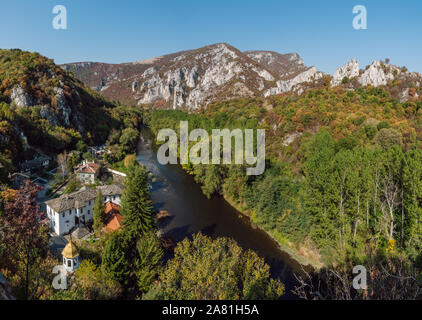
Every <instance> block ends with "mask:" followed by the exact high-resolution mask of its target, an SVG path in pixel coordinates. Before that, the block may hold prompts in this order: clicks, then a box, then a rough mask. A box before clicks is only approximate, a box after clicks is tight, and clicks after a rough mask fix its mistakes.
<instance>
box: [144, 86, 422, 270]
mask: <svg viewBox="0 0 422 320" xmlns="http://www.w3.org/2000/svg"><path fill="white" fill-rule="evenodd" d="M421 106H422V102H418V101H413V102H406V103H399V102H397V101H396V100H394V99H392V98H391V97H390V95H389V93H388V92H386V91H383V90H382V89H379V88H378V89H375V88H367V89H358V90H356V91H354V92H353V91H343V89H342V88H335V89H319V90H310V91H309V92H307V93H305V94H303V95H302V96H296V95H284V96H281V97H280V96H278V97H270V98H255V99H235V100H231V101H227V102H222V103H216V104H213V105H210V106H208V107H207V108H206V109H201V110H199V111H197V112H195V113H191V114H188V113H186V112H183V111H165V110H156V111H153V112H152V114H151V116H150V120H149V124H150V126H151V129H152V130H153V132H154V133H155V134H157V132H158V131H159V130H160V129H161V128H171V129H174V130H176V132H178V126H179V121H181V120H188V121H189V129H190V130H192V129H194V128H203V129H205V130H207V131H208V132H209V133H211V130H212V129H222V128H229V129H234V128H242V129H243V128H263V129H266V170H265V173H264V174H263V175H261V176H256V177H255V176H247V175H246V173H245V168H243V167H242V166H239V165H191V164H190V165H188V166H184V168H185V169H186V170H187V171H188V172H189V173H190V174H192V175H194V177H195V180H196V181H197V182H198V183H200V184H201V185H202V190H203V193H204V194H205V195H206V196H208V197H211V196H212V195H223V196H224V197H225V198H226V199H227V200H228V201H229V202H230V203H231V204H232V205H233V206H235V207H236V208H238V209H239V210H240V211H242V212H244V213H245V214H247V215H249V216H250V218H251V219H252V221H253V222H254V223H255V224H257V225H258V226H260V227H262V228H263V229H264V230H266V231H267V232H268V233H269V234H271V235H272V236H273V237H274V238H275V239H277V241H278V242H279V243H280V244H281V245H282V246H283V247H285V248H287V249H291V250H290V251H289V252H291V253H292V254H293V255H294V256H296V258H297V259H298V260H299V261H303V262H309V263H311V264H313V265H314V266H316V267H325V266H332V265H344V264H346V263H356V262H363V261H367V260H368V259H373V258H374V257H376V259H378V260H380V261H382V260H385V259H388V258H389V257H399V258H400V259H402V260H403V261H406V263H408V264H409V265H417V266H419V268H420V267H421V263H422V261H421V249H422V247H421V246H422V224H421V219H422V211H421V201H422V191H421V190H422V188H421V183H422V162H421V160H422V150H421V148H420V146H421V145H420V141H421V139H422V135H421V133H422V131H421V129H422V126H421V125H422V123H421V120H422V112H421V110H420V109H421ZM292 134H294V137H295V138H296V139H293V141H291V143H284V141H285V139H286V137H288V136H289V135H292ZM232 150H233V148H232Z"/></svg>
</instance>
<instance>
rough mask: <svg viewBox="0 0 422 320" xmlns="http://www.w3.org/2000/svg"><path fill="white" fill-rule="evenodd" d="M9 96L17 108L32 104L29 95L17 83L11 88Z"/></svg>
mask: <svg viewBox="0 0 422 320" xmlns="http://www.w3.org/2000/svg"><path fill="white" fill-rule="evenodd" d="M10 98H11V100H12V102H13V103H14V104H15V105H16V106H17V107H19V108H23V107H29V106H30V105H31V104H32V99H31V97H30V96H29V95H28V94H27V93H26V92H25V90H24V89H22V87H21V86H19V85H18V86H16V87H14V88H13V89H12V93H11V95H10Z"/></svg>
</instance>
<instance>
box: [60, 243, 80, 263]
mask: <svg viewBox="0 0 422 320" xmlns="http://www.w3.org/2000/svg"><path fill="white" fill-rule="evenodd" d="M62 255H63V257H65V258H67V259H73V258H75V257H77V256H79V249H78V247H77V246H76V244H75V243H74V242H73V241H72V240H70V241H69V242H68V244H67V245H66V247H64V249H63V251H62Z"/></svg>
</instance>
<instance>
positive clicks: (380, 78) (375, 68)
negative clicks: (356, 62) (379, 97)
mask: <svg viewBox="0 0 422 320" xmlns="http://www.w3.org/2000/svg"><path fill="white" fill-rule="evenodd" d="M394 71H396V72H397V74H398V73H399V72H400V68H398V67H396V66H393V65H390V64H385V63H382V62H381V61H374V62H373V63H372V64H371V65H370V66H369V67H368V68H367V69H366V70H365V71H364V72H363V74H362V75H361V76H360V77H359V79H358V81H359V83H360V84H361V85H362V86H368V85H371V86H374V87H378V86H385V85H387V83H388V82H389V81H392V80H394Z"/></svg>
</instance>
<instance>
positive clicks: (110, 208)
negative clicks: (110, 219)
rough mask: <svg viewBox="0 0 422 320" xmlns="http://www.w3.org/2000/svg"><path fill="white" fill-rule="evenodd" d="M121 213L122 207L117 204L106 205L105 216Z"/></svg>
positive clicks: (109, 202)
mask: <svg viewBox="0 0 422 320" xmlns="http://www.w3.org/2000/svg"><path fill="white" fill-rule="evenodd" d="M114 213H120V207H119V205H118V204H115V203H113V202H111V201H107V202H106V204H105V214H106V215H107V216H108V215H110V214H114Z"/></svg>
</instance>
